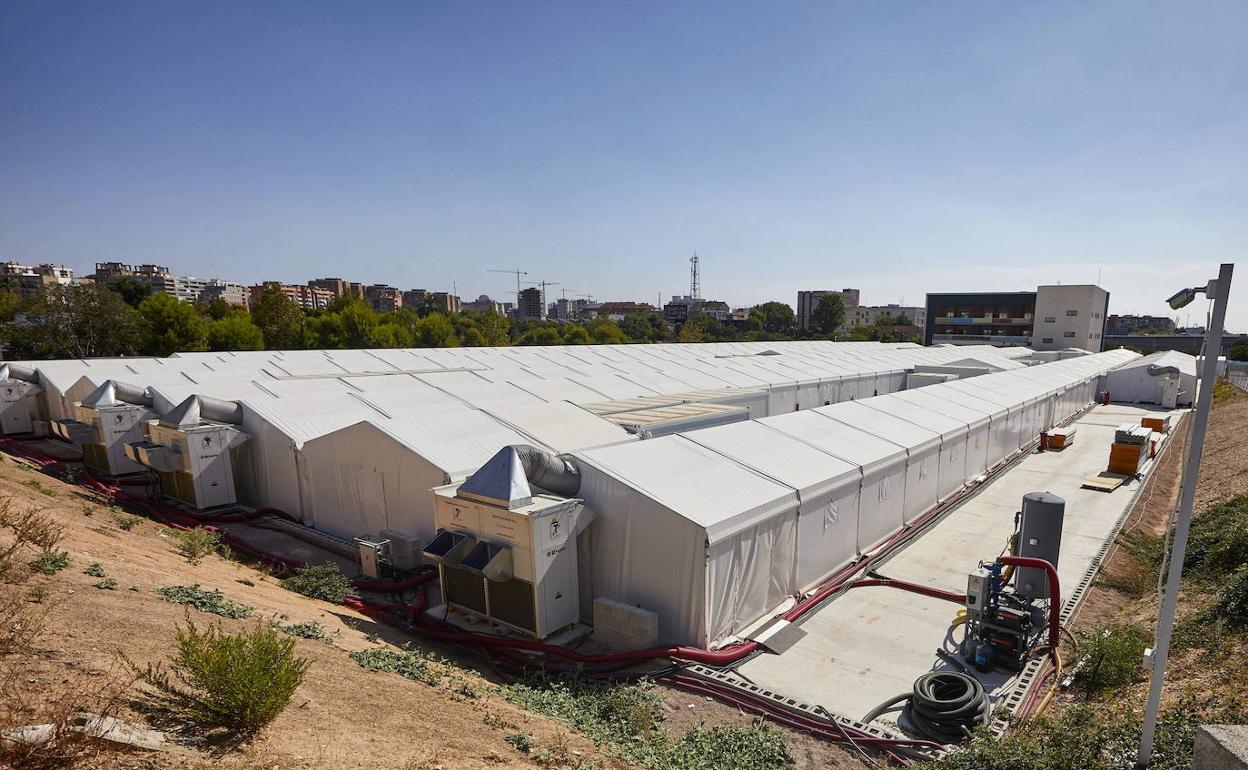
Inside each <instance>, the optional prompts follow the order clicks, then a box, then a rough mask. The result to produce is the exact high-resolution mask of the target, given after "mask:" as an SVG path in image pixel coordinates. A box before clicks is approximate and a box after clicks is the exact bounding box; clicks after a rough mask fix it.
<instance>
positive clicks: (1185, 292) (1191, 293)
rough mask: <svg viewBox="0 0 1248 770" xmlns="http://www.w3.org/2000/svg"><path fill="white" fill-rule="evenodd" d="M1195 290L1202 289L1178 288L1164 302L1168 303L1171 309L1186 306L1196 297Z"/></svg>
mask: <svg viewBox="0 0 1248 770" xmlns="http://www.w3.org/2000/svg"><path fill="white" fill-rule="evenodd" d="M1197 291H1203V289H1179V290H1178V291H1176V292H1175V293H1174V295H1173V296H1172V297H1170V299H1168V300H1166V302H1167V303H1169V305H1170V309H1171V310H1178V309H1179V308H1182V307H1187V306H1188V305H1189V304H1191V302H1192V300H1194V299H1196V292H1197Z"/></svg>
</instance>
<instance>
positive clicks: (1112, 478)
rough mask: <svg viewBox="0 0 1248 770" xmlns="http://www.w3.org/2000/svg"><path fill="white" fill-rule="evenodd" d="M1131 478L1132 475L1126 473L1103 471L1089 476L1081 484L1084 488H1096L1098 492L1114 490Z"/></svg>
mask: <svg viewBox="0 0 1248 770" xmlns="http://www.w3.org/2000/svg"><path fill="white" fill-rule="evenodd" d="M1131 478H1132V477H1131V476H1128V475H1127V474H1125V473H1110V472H1109V471H1101V472H1100V473H1098V474H1096V475H1095V476H1088V477H1087V478H1086V479H1084V480H1083V483H1082V484H1080V485H1079V486H1081V487H1083V488H1084V489H1095V490H1096V491H1097V492H1113V491H1114V490H1115V489H1117V488H1118V487H1120V486H1122V485H1123V484H1126V483H1127V481H1129V480H1130V479H1131Z"/></svg>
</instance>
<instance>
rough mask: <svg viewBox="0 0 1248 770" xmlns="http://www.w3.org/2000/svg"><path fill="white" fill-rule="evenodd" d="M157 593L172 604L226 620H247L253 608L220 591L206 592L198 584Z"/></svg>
mask: <svg viewBox="0 0 1248 770" xmlns="http://www.w3.org/2000/svg"><path fill="white" fill-rule="evenodd" d="M155 590H156V593H157V594H158V595H159V596H160V597H161V598H162V599H164V600H165V601H167V602H169V603H170V604H184V605H186V606H188V607H194V608H195V609H197V610H199V611H200V612H211V613H212V614H214V615H221V616H222V617H226V618H245V617H248V616H250V615H251V613H252V608H251V607H248V606H247V605H246V604H239V603H238V602H232V601H230V600H229V599H226V598H225V596H224V595H223V594H222V593H221V591H220V590H219V589H216V588H214V589H212V590H211V591H205V590H204V589H202V588H200V587H199V584H198V583H196V584H195V585H193V586H163V587H161V588H157V589H155Z"/></svg>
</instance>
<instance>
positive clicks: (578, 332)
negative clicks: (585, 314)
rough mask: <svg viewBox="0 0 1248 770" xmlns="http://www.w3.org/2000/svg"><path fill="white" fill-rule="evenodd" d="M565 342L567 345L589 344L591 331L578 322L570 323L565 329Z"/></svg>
mask: <svg viewBox="0 0 1248 770" xmlns="http://www.w3.org/2000/svg"><path fill="white" fill-rule="evenodd" d="M563 344H565V345H588V344H589V332H588V331H586V329H585V327H584V326H580V325H578V324H569V325H568V326H566V327H565V328H564V330H563Z"/></svg>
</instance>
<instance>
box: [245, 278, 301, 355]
mask: <svg viewBox="0 0 1248 770" xmlns="http://www.w3.org/2000/svg"><path fill="white" fill-rule="evenodd" d="M251 320H252V322H253V323H254V324H255V325H256V326H257V327H259V329H260V333H261V334H263V335H264V346H265V347H266V348H267V349H269V350H288V349H290V348H293V347H295V346H296V345H297V344H298V343H299V341H300V339H301V337H302V334H301V331H302V329H301V327H302V326H303V320H304V315H303V310H301V309H300V308H299V306H298V305H296V304H295V303H294V302H293V301H291V299H290V297H287V296H286V294H285V293H284V292H283V291H282V290H281V288H280V287H278V286H268V287H265V289H264V290H263V291H261V292H260V294H259V295H258V296H257V297H256V300H255V302H254V303H252V308H251Z"/></svg>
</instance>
